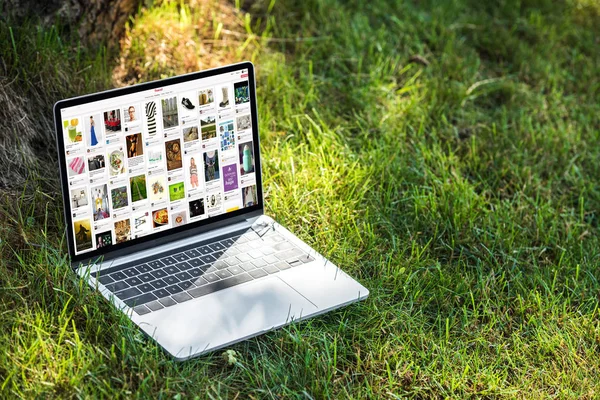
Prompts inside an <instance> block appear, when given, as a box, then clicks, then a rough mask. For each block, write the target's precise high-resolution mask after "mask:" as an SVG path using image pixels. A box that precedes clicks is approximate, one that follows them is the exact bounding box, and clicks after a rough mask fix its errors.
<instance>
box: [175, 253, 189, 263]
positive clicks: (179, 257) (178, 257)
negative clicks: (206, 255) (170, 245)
mask: <svg viewBox="0 0 600 400" xmlns="http://www.w3.org/2000/svg"><path fill="white" fill-rule="evenodd" d="M173 258H174V259H176V260H177V261H179V262H182V261H185V260H189V259H190V258H189V257H188V256H186V255H185V254H184V253H179V254H175V255H174V256H173Z"/></svg>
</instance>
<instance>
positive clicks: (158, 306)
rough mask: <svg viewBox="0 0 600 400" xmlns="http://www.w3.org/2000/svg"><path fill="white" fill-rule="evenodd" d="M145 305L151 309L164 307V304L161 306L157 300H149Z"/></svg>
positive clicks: (155, 309) (156, 309)
mask: <svg viewBox="0 0 600 400" xmlns="http://www.w3.org/2000/svg"><path fill="white" fill-rule="evenodd" d="M146 307H148V308H149V309H151V310H152V311H158V310H160V309H162V308H165V306H163V305H162V304H160V303H159V302H158V300H154V301H151V302H150V303H148V304H146Z"/></svg>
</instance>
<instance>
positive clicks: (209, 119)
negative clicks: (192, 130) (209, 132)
mask: <svg viewBox="0 0 600 400" xmlns="http://www.w3.org/2000/svg"><path fill="white" fill-rule="evenodd" d="M214 124H215V116H214V115H208V116H206V117H204V118H202V117H200V126H206V125H214Z"/></svg>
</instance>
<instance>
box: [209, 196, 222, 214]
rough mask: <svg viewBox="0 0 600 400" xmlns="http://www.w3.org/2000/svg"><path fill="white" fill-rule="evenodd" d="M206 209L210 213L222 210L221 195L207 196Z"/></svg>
mask: <svg viewBox="0 0 600 400" xmlns="http://www.w3.org/2000/svg"><path fill="white" fill-rule="evenodd" d="M206 208H207V209H208V211H211V210H214V209H215V208H221V193H220V192H219V193H213V194H209V195H207V196H206Z"/></svg>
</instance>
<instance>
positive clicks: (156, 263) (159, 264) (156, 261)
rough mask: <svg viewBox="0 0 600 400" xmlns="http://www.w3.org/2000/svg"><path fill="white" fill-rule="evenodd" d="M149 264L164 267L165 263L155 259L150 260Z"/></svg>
mask: <svg viewBox="0 0 600 400" xmlns="http://www.w3.org/2000/svg"><path fill="white" fill-rule="evenodd" d="M148 266H150V268H153V269H156V268H160V267H164V266H165V264H163V263H161V262H160V261H158V260H154V261H150V262H149V263H148Z"/></svg>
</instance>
